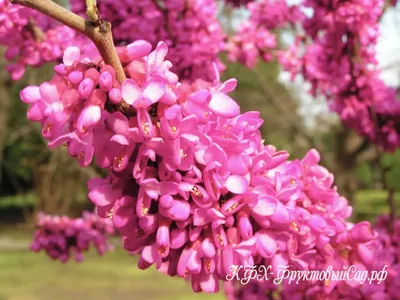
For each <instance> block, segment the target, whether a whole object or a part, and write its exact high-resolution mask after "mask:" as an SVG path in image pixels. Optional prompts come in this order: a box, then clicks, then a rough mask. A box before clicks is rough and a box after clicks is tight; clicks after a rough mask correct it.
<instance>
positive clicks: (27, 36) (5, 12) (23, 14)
mask: <svg viewBox="0 0 400 300" xmlns="http://www.w3.org/2000/svg"><path fill="white" fill-rule="evenodd" d="M82 43H87V40H86V38H85V37H83V36H81V35H79V34H77V33H76V32H75V31H74V30H72V29H70V28H69V27H67V26H60V25H59V24H57V23H56V22H55V21H52V20H51V19H50V18H48V17H46V16H44V15H42V14H41V13H38V12H36V11H34V10H32V9H29V8H26V7H23V6H20V5H16V4H11V3H10V2H9V0H0V45H3V46H6V47H7V50H6V53H5V58H6V59H7V60H8V61H10V63H9V64H8V65H7V66H6V68H7V71H8V72H10V74H11V76H12V78H13V79H14V80H18V79H20V78H21V77H22V76H23V75H24V72H25V69H26V67H27V66H33V67H38V66H41V65H42V64H43V63H45V62H50V61H55V60H57V59H59V58H60V57H61V56H62V53H63V52H64V50H65V49H66V48H67V47H69V46H72V45H81V44H82Z"/></svg>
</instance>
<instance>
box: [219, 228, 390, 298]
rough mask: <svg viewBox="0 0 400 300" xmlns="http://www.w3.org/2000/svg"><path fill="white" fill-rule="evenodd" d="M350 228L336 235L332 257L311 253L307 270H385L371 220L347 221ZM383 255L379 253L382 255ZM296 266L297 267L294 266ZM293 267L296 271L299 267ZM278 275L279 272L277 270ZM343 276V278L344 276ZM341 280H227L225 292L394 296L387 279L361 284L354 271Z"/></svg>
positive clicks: (253, 295) (234, 294)
mask: <svg viewBox="0 0 400 300" xmlns="http://www.w3.org/2000/svg"><path fill="white" fill-rule="evenodd" d="M346 227H347V228H346V230H344V231H342V232H340V233H339V234H338V235H336V236H335V237H333V238H332V242H331V245H332V248H331V250H330V251H331V252H332V254H331V255H330V256H329V257H328V256H325V255H323V253H322V252H316V253H315V254H314V255H312V256H309V257H308V259H307V264H305V265H304V268H303V270H312V271H325V270H328V268H329V266H331V267H332V272H335V271H338V272H340V271H344V270H346V269H348V268H350V267H351V266H354V267H355V269H356V270H357V271H372V270H382V269H383V266H384V263H383V262H384V261H383V260H379V259H378V258H377V253H379V251H381V247H380V246H379V245H378V242H377V240H375V238H376V236H377V233H376V232H374V231H373V230H372V229H371V225H370V224H369V223H367V222H361V223H358V224H352V223H347V224H346ZM378 257H379V256H378ZM293 267H294V268H293ZM293 267H291V268H289V270H296V266H293ZM275 274H276V273H275ZM340 276H341V277H340ZM340 276H338V277H337V278H341V280H330V279H328V280H308V281H307V280H300V281H299V282H298V283H297V282H296V280H297V279H298V278H299V277H296V278H292V280H294V281H292V282H290V281H289V280H288V279H284V280H283V282H282V284H281V285H280V286H279V285H276V284H274V283H273V277H271V276H270V277H269V280H268V281H265V280H264V281H257V280H252V281H251V282H250V283H249V284H247V285H240V284H239V283H238V282H227V283H225V293H226V295H227V298H228V299H230V300H239V299H243V300H250V299H260V300H261V299H282V300H289V299H294V300H296V299H299V300H300V299H306V300H319V299H321V300H322V299H328V300H336V299H354V300H361V299H394V298H388V297H387V295H385V293H384V290H385V283H386V282H387V281H384V283H383V282H381V283H379V284H378V280H375V281H373V282H371V283H369V282H368V281H366V282H365V283H363V284H361V283H360V281H359V278H356V276H354V274H352V273H350V275H349V276H347V275H340Z"/></svg>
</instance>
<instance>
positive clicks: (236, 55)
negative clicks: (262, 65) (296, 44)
mask: <svg viewBox="0 0 400 300" xmlns="http://www.w3.org/2000/svg"><path fill="white" fill-rule="evenodd" d="M247 8H248V9H249V11H250V18H249V19H248V20H246V21H245V22H243V23H242V24H241V25H240V27H239V29H238V32H237V33H236V34H235V35H234V36H233V37H231V38H230V39H229V42H228V43H227V44H226V47H225V50H226V51H227V52H228V58H229V59H230V60H232V61H238V62H240V63H242V64H244V65H246V66H247V67H249V68H251V67H254V66H255V65H256V63H257V59H258V58H259V57H261V58H262V59H263V60H264V61H270V60H272V59H273V58H274V50H275V48H276V47H277V44H278V41H277V37H276V35H275V32H274V30H275V29H277V28H282V27H284V26H285V25H287V24H288V23H292V22H294V21H299V19H301V18H302V13H301V12H300V11H299V10H298V7H297V6H291V7H290V6H288V4H287V2H286V1H283V0H260V1H254V2H249V3H248V4H247Z"/></svg>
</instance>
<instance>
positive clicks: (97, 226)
mask: <svg viewBox="0 0 400 300" xmlns="http://www.w3.org/2000/svg"><path fill="white" fill-rule="evenodd" d="M36 227H37V229H36V231H35V233H34V238H33V242H32V244H31V250H32V251H34V252H39V251H41V250H45V251H46V253H47V255H49V256H50V257H51V258H52V259H59V260H60V261H61V262H63V263H65V262H67V261H68V260H69V259H70V258H71V256H74V257H75V260H76V261H78V262H81V261H82V260H83V252H86V251H88V250H89V248H90V247H92V246H94V247H95V248H96V250H97V253H98V254H99V255H103V254H104V253H105V252H106V251H109V250H111V249H112V247H111V245H110V244H109V242H108V241H107V238H108V237H109V236H110V235H111V234H113V233H114V227H113V224H112V222H111V220H109V219H103V218H100V217H99V216H97V215H96V214H94V213H90V212H83V215H82V218H78V219H70V218H68V217H66V216H62V217H59V216H51V215H45V214H44V213H40V214H39V215H38V220H37V224H36Z"/></svg>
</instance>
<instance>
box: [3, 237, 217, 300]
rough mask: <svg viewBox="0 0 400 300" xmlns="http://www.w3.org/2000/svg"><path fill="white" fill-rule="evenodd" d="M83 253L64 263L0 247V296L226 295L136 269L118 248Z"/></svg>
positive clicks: (97, 299)
mask: <svg viewBox="0 0 400 300" xmlns="http://www.w3.org/2000/svg"><path fill="white" fill-rule="evenodd" d="M0 237H1V236H0ZM85 258H86V260H85V261H84V262H83V263H81V264H78V263H76V262H73V261H71V262H69V263H67V264H65V265H63V264H61V263H60V262H58V261H52V260H50V259H49V258H48V257H46V256H45V255H44V254H43V253H40V254H37V253H31V252H29V251H25V250H20V251H15V250H14V251H9V250H6V251H4V250H0V300H81V299H82V300H91V299H93V300H111V299H112V300H114V299H116V300H117V299H118V300H127V299H162V300H168V299H171V300H175V299H182V300H186V299H188V300H196V299H204V297H207V299H215V300H217V299H224V297H223V295H222V294H218V295H206V296H205V295H202V294H195V293H194V292H192V290H191V287H190V283H188V282H185V281H184V280H183V279H179V278H171V277H168V276H166V275H163V274H161V273H159V272H157V271H156V270H155V269H150V270H146V271H142V270H139V269H138V268H137V267H136V258H135V257H131V256H129V255H128V254H127V253H126V252H125V251H123V250H122V249H120V248H117V250H116V251H115V252H112V253H108V254H106V255H105V256H103V257H99V256H97V255H96V254H95V253H89V254H87V255H86V256H85Z"/></svg>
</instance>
